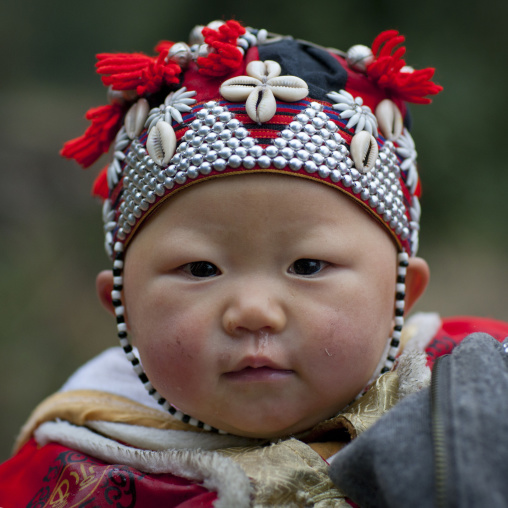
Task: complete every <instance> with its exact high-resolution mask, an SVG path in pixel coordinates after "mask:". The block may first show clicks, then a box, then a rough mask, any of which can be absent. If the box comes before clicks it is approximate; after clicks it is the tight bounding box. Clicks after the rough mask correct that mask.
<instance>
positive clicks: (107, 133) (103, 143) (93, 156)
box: [60, 103, 124, 168]
mask: <svg viewBox="0 0 508 508" xmlns="http://www.w3.org/2000/svg"><path fill="white" fill-rule="evenodd" d="M123 113H124V109H123V107H122V106H121V105H120V104H116V103H115V104H108V105H107V106H99V107H98V108H92V109H90V110H88V111H87V113H86V115H85V118H86V119H87V120H91V121H92V125H90V126H89V127H88V129H87V130H86V131H85V133H84V134H83V135H82V136H80V137H79V138H75V139H71V140H70V141H67V142H66V143H65V144H64V146H63V148H62V150H61V151H60V155H62V156H63V157H66V158H68V159H74V160H75V161H76V162H78V163H79V164H81V166H83V167H84V168H87V167H88V166H91V165H92V164H93V163H94V162H95V161H96V160H97V159H98V158H99V157H100V156H101V155H102V154H103V153H106V152H107V151H108V150H109V147H110V145H111V143H112V141H113V140H114V139H115V136H116V133H117V132H118V130H119V129H120V126H121V122H122V118H123Z"/></svg>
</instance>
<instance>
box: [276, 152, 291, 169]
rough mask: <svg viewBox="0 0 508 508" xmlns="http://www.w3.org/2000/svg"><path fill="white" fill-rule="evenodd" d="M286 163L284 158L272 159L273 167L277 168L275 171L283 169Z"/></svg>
mask: <svg viewBox="0 0 508 508" xmlns="http://www.w3.org/2000/svg"><path fill="white" fill-rule="evenodd" d="M287 163H288V161H287V159H285V158H284V157H282V156H280V155H279V156H278V157H275V159H273V165H274V166H275V167H276V168H277V169H284V168H285V167H286V165H287Z"/></svg>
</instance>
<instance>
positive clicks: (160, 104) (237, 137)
mask: <svg viewBox="0 0 508 508" xmlns="http://www.w3.org/2000/svg"><path fill="white" fill-rule="evenodd" d="M403 42H404V37H403V36H401V35H399V33H398V32H397V31H394V30H390V31H386V32H383V33H381V34H380V35H379V36H378V37H376V39H375V40H374V43H373V44H372V47H371V48H369V47H367V46H363V45H356V46H353V47H351V48H350V49H349V50H348V51H347V52H345V53H344V52H342V51H339V50H335V49H325V48H322V47H319V46H317V45H315V44H312V43H309V42H306V41H300V40H295V39H293V38H292V37H287V36H280V35H275V34H270V33H268V32H267V31H266V30H256V29H252V28H244V27H243V26H241V25H240V24H239V23H238V22H236V21H233V20H230V21H226V22H212V23H210V24H209V25H208V26H206V27H203V26H198V27H196V28H195V29H194V30H193V31H192V32H191V36H190V41H189V44H186V43H184V42H177V43H173V42H169V41H162V42H160V43H159V44H158V45H157V47H156V48H155V50H156V52H157V56H154V57H150V56H147V55H144V54H141V53H134V54H124V53H119V54H100V55H98V57H97V58H98V62H97V72H98V73H99V74H101V75H102V81H103V83H104V84H105V85H108V86H109V87H110V89H109V97H110V104H108V105H106V106H101V107H98V108H95V109H91V110H90V111H88V113H87V115H86V117H87V118H88V119H89V120H91V122H92V124H91V126H90V127H89V128H88V129H87V131H86V132H85V134H84V135H83V136H81V137H79V138H77V139H74V140H71V141H69V142H67V143H66V144H65V145H64V148H63V150H62V155H63V156H65V157H68V158H73V159H75V160H76V161H77V162H79V163H80V164H81V165H83V166H84V167H87V166H90V165H91V164H93V163H94V162H95V161H96V160H97V159H98V158H99V157H100V156H101V155H102V154H103V153H105V152H107V151H108V150H109V148H110V145H111V144H112V143H113V145H114V156H113V161H112V162H111V163H110V164H109V165H108V166H106V168H104V170H103V171H102V172H101V173H100V175H99V177H98V178H97V180H96V182H95V184H94V194H95V195H97V196H100V197H101V198H102V199H103V200H104V208H103V216H104V227H105V232H106V250H107V252H108V254H109V255H110V257H111V258H112V259H113V260H114V269H113V273H114V284H115V287H114V290H113V294H112V296H113V303H114V305H115V307H116V314H117V323H118V334H119V337H120V341H121V345H122V347H123V348H124V350H125V352H126V354H127V356H128V358H129V360H130V361H131V362H132V364H133V366H134V368H135V369H136V371H137V373H138V375H139V377H140V379H141V380H142V382H143V383H144V384H145V386H146V388H147V389H148V391H149V392H150V393H151V394H152V395H154V396H155V397H156V398H157V399H158V400H159V402H160V403H161V404H162V405H163V406H164V407H165V408H166V409H167V410H168V411H170V412H171V413H172V414H174V415H176V416H177V417H179V418H181V419H182V420H184V421H187V422H190V423H194V424H196V425H199V426H201V427H207V426H206V424H204V423H203V422H197V421H195V420H194V419H193V418H191V417H190V416H187V415H184V414H182V413H181V412H180V411H178V410H177V409H176V408H174V407H173V406H172V405H171V404H170V403H168V402H167V401H165V400H164V399H163V398H162V397H161V396H160V395H159V394H158V393H157V392H156V389H155V388H154V387H153V386H152V385H151V383H150V381H149V380H148V378H147V376H146V374H145V373H144V372H143V370H142V368H141V365H140V362H139V359H138V358H137V357H136V356H135V354H134V352H133V350H132V347H131V345H130V343H129V340H128V338H127V328H126V325H125V322H124V317H123V314H124V307H123V304H122V301H121V291H122V287H123V277H122V273H123V256H124V251H125V249H126V247H127V246H128V243H129V241H130V240H131V239H132V238H133V236H134V235H135V232H136V230H137V229H138V228H139V227H140V226H141V225H142V224H143V222H144V220H145V219H146V218H147V217H149V216H150V215H151V214H152V213H153V212H154V211H155V210H156V209H157V207H158V206H160V205H161V204H162V203H164V202H165V200H166V199H168V197H170V196H171V195H172V194H173V193H175V192H178V191H180V190H182V189H186V188H187V187H190V186H192V185H194V184H196V183H199V182H201V181H205V180H209V179H211V178H216V177H219V176H220V177H223V176H225V175H237V174H240V173H247V174H249V173H255V172H263V173H276V174H286V175H293V176H296V177H302V178H307V179H310V180H314V181H318V182H322V183H324V184H326V185H329V186H332V187H335V188H336V189H338V190H339V191H341V192H343V193H344V194H346V195H347V196H349V197H350V198H352V199H353V200H355V201H356V202H357V203H358V204H359V205H360V206H362V207H363V208H364V209H365V210H366V211H367V212H369V213H370V214H372V215H373V216H374V217H375V218H376V219H377V220H378V221H379V222H380V224H381V225H382V226H383V227H385V228H386V229H387V231H388V232H389V233H390V234H391V235H392V236H393V238H394V240H395V241H396V243H397V245H398V247H399V268H398V278H397V292H396V295H395V327H394V331H393V334H392V337H391V338H390V339H389V341H388V344H387V354H386V357H384V359H383V361H382V362H381V364H380V367H379V369H378V371H377V373H379V371H387V370H390V369H391V368H393V365H394V362H395V358H396V355H397V352H398V349H399V340H400V332H401V329H402V325H403V315H404V292H405V274H406V267H407V264H408V257H409V256H410V255H415V254H416V251H417V249H418V231H419V220H420V205H419V200H418V198H419V195H420V184H419V177H418V172H417V169H416V151H415V147H414V142H413V140H412V138H411V135H410V134H409V126H410V119H409V113H408V111H407V107H406V102H414V103H429V102H430V99H429V98H428V97H427V96H428V95H432V94H436V93H438V92H439V91H440V90H441V87H440V86H438V85H436V84H435V83H433V82H432V81H431V78H432V76H433V74H434V69H432V68H427V69H422V70H414V69H412V68H410V67H408V66H407V65H406V63H405V61H404V60H403V59H402V57H403V55H404V53H405V48H404V47H403V46H401V44H402V43H403ZM207 428H208V427H207Z"/></svg>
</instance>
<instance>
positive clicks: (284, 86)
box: [269, 76, 309, 102]
mask: <svg viewBox="0 0 508 508" xmlns="http://www.w3.org/2000/svg"><path fill="white" fill-rule="evenodd" d="M269 84H270V88H271V89H272V91H273V93H274V95H275V96H276V97H277V98H279V99H281V100H283V101H287V102H294V101H300V100H302V99H303V98H304V97H307V95H308V94H309V88H308V86H307V83H305V81H304V80H303V79H301V78H297V77H296V76H278V77H276V78H272V79H270V83H269Z"/></svg>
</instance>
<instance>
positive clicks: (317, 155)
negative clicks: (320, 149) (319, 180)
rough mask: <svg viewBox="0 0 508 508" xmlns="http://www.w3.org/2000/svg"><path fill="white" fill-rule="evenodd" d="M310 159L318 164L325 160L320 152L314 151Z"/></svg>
mask: <svg viewBox="0 0 508 508" xmlns="http://www.w3.org/2000/svg"><path fill="white" fill-rule="evenodd" d="M312 160H313V161H314V162H315V163H316V164H317V165H318V166H320V165H321V164H323V162H324V161H325V158H324V157H323V156H322V155H321V154H320V153H315V154H314V155H313V156H312Z"/></svg>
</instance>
